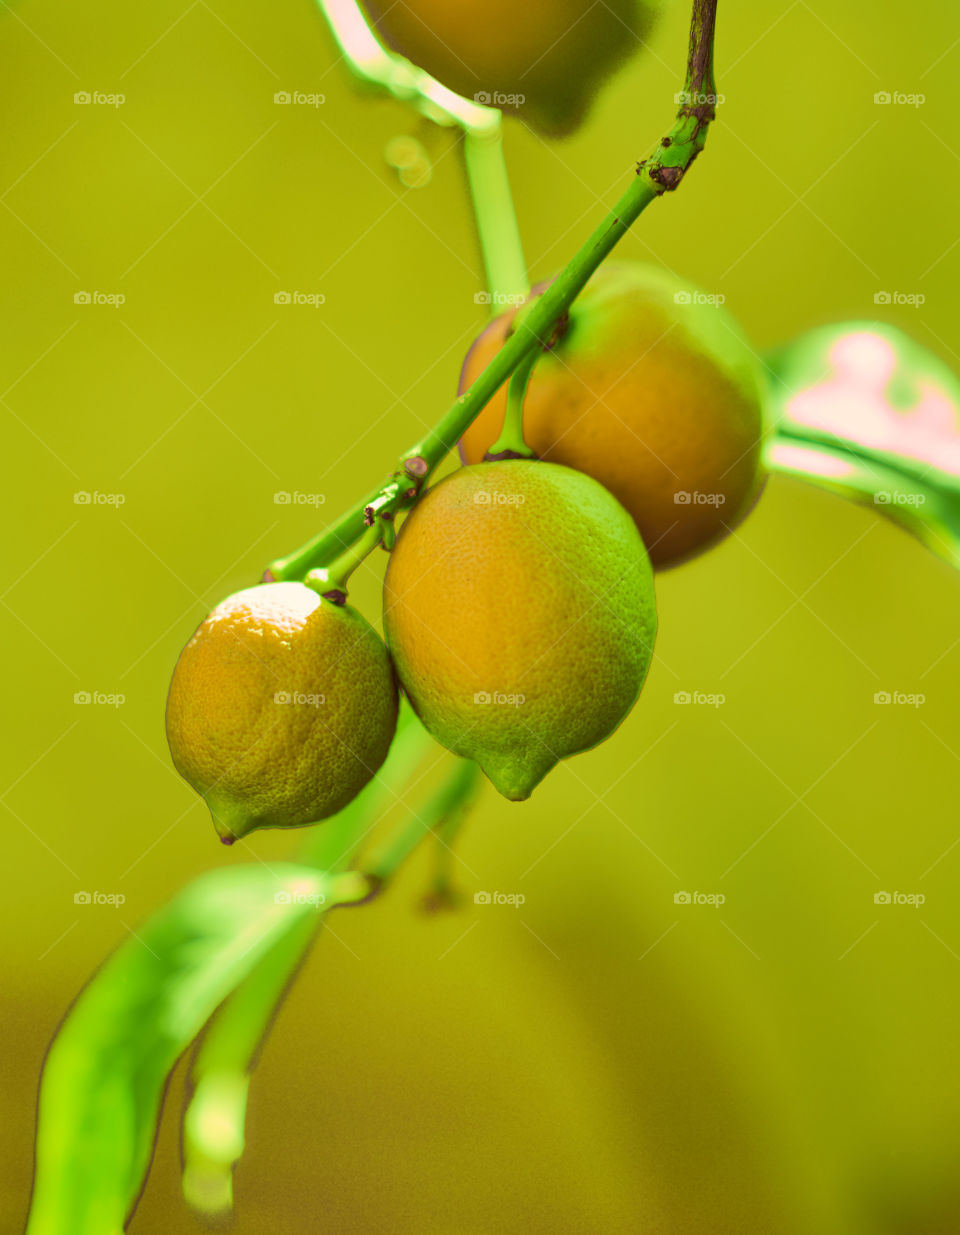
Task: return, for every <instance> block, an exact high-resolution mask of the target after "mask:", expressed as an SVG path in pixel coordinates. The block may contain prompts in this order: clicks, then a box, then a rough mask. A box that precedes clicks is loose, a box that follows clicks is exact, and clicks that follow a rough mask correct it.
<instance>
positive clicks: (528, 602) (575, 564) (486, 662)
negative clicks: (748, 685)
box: [384, 459, 657, 801]
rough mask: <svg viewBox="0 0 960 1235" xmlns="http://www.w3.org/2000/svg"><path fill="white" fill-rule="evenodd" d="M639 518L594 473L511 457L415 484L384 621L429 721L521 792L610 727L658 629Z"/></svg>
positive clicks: (515, 796) (636, 683) (454, 746)
mask: <svg viewBox="0 0 960 1235" xmlns="http://www.w3.org/2000/svg"><path fill="white" fill-rule="evenodd" d="M656 625H657V619H656V606H655V600H654V591H653V575H652V570H651V566H650V561H649V558H648V557H647V553H646V550H645V549H644V546H643V542H642V540H641V539H640V536H639V534H638V532H637V529H636V527H635V526H634V523H633V520H632V519H631V518H630V515H629V514H628V513H627V511H626V510H624V508H623V507H622V506H621V505H620V503H619V502H618V501H617V500H616V498H614V497H613V496H612V495H611V494H610V493H608V492H607V490H606V489H604V488H603V487H602V485H599V484H598V483H597V482H596V481H595V480H592V479H591V478H590V477H589V476H585V475H583V474H582V473H580V472H575V471H573V470H572V469H570V468H566V467H560V466H558V465H556V464H551V463H541V462H536V461H530V460H522V459H512V460H508V461H503V462H499V463H485V464H481V465H479V466H475V467H464V468H461V469H460V470H459V471H457V472H454V473H453V474H452V475H450V476H448V477H446V479H444V480H442V481H441V482H440V483H439V484H438V485H436V486H434V488H432V489H430V490H428V492H427V493H426V494H425V495H424V496H423V497H422V498H421V500H420V501H419V502H418V504H417V505H416V506H415V507H414V509H413V511H412V513H411V514H410V516H409V518H408V519H407V521H406V523H405V524H404V526H403V528H402V530H401V532H400V535H399V536H398V538H397V542H396V545H395V546H394V549H393V552H392V554H391V555H390V564H389V567H388V568H387V575H386V581H385V587H384V628H385V631H386V635H387V642H388V644H389V647H390V651H391V653H392V655H393V658H394V662H395V664H396V666H397V672H398V674H399V677H400V681H401V683H402V685H403V688H404V690H405V691H406V693H407V694H408V695H409V697H410V701H411V703H412V704H413V706H414V708H415V709H416V711H417V713H418V714H419V716H420V719H421V720H422V721H423V723H424V724H425V726H426V727H427V729H429V731H430V732H431V733H432V734H433V736H434V737H435V738H437V739H438V741H440V742H442V743H443V745H444V746H446V747H447V748H448V749H450V750H452V751H455V752H456V753H457V754H460V755H466V756H468V757H469V758H472V759H475V760H476V761H477V762H478V763H479V764H480V766H481V767H482V768H483V770H484V772H486V774H487V776H488V777H489V778H490V780H491V781H492V782H493V783H494V785H495V786H496V787H497V789H499V790H500V792H501V793H502V794H503V795H504V796H505V797H507V798H510V799H512V800H514V801H520V800H522V799H524V798H526V797H529V795H530V793H531V791H532V790H533V789H534V787H535V786H536V785H537V784H538V783H539V782H540V780H542V779H543V777H544V776H545V775H546V774H547V772H549V771H550V769H551V768H552V767H553V766H554V764H555V763H556V762H557V761H558V760H559V759H563V758H565V757H566V756H568V755H573V754H576V753H577V752H578V751H583V750H587V749H589V748H590V747H591V746H595V745H596V744H597V743H598V742H601V741H603V740H604V738H606V737H609V735H610V734H611V733H612V732H613V730H614V729H615V728H616V727H617V725H619V724H620V722H621V721H622V720H623V718H624V717H625V716H626V714H627V713H628V712H629V711H630V708H631V707H632V706H633V704H634V702H635V701H636V698H637V696H638V694H639V693H640V688H641V686H642V685H643V681H644V678H645V677H646V673H647V669H648V667H649V664H650V657H651V655H652V651H653V641H654V637H655V634H656Z"/></svg>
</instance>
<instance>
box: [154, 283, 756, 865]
mask: <svg viewBox="0 0 960 1235" xmlns="http://www.w3.org/2000/svg"><path fill="white" fill-rule="evenodd" d="M514 312H515V311H513V312H511V313H508V314H505V315H504V316H502V317H500V318H497V319H496V320H495V321H494V322H492V323H491V325H490V326H489V327H488V328H487V329H486V330H485V331H484V333H483V334H482V335H481V336H480V337H479V338H478V339H477V341H476V342H475V344H474V346H473V348H472V349H471V351H470V352H469V354H468V356H467V358H466V362H465V364H464V369H463V376H462V382H461V388H463V387H465V386H466V385H468V384H469V383H470V382H471V381H473V379H474V378H475V377H476V375H477V374H478V373H479V372H480V371H481V370H482V368H483V367H484V366H485V365H486V364H487V363H488V362H489V360H490V359H491V358H492V356H493V355H494V353H495V352H496V350H497V349H498V348H499V347H500V346H501V345H502V343H503V341H504V339H505V338H506V337H507V335H508V333H509V331H510V326H511V321H512V318H513V316H514ZM505 400H506V393H505V390H503V389H502V390H501V391H500V393H499V395H498V396H497V397H496V398H495V399H494V400H493V401H492V402H491V403H490V404H489V405H488V406H487V407H486V408H485V409H484V411H483V412H482V413H481V414H480V416H479V418H478V419H477V420H476V421H475V422H474V424H473V425H472V426H471V427H470V429H469V430H468V431H467V432H466V434H465V435H464V437H463V439H462V441H461V445H460V449H461V455H462V457H463V460H464V464H465V466H463V467H461V468H460V469H459V470H457V471H455V472H453V473H452V474H451V475H449V476H447V477H446V478H445V479H444V480H442V481H440V482H439V483H438V484H436V485H434V486H433V487H431V488H429V489H427V491H426V492H425V493H424V495H423V496H422V497H421V498H420V499H419V500H418V501H417V503H416V505H415V506H414V508H413V510H412V511H411V513H410V514H409V515H408V517H407V519H406V521H405V523H404V524H403V526H402V528H401V530H400V532H399V535H398V536H397V539H396V543H395V545H394V547H393V549H392V552H391V554H390V561H389V566H388V568H387V572H386V579H385V585H384V610H383V623H384V631H385V635H386V644H384V642H383V641H382V640H381V638H380V637H379V635H378V634H377V633H376V631H375V630H374V629H373V628H372V627H371V626H370V624H369V623H368V622H367V621H366V620H365V619H364V618H363V617H362V616H361V615H360V614H359V613H357V612H356V610H354V609H353V608H351V607H350V606H349V605H348V604H340V603H335V601H333V600H330V599H326V598H324V597H322V596H321V595H320V594H318V592H317V591H314V590H312V589H311V588H309V587H307V586H305V585H304V584H302V583H289V582H287V583H267V584H262V585H261V586H259V587H253V588H249V589H247V590H246V591H243V592H239V593H237V594H236V595H234V596H231V597H229V598H228V599H227V600H225V601H224V602H223V603H222V604H220V605H219V606H218V607H217V608H216V609H215V610H214V611H213V613H211V614H210V616H209V617H208V618H207V619H206V620H205V621H204V622H203V623H202V624H201V626H200V627H199V629H198V630H197V632H196V633H195V634H194V636H193V638H192V639H191V640H190V642H189V643H188V644H187V646H186V647H185V648H184V650H183V653H182V654H181V656H180V660H179V662H178V664H177V667H176V670H175V672H174V676H173V682H172V684H171V688H170V696H169V700H168V704H167V734H168V738H169V742H170V749H171V751H172V754H173V759H174V763H175V764H176V766H177V768H178V770H179V771H180V772H181V774H182V775H183V776H184V777H185V778H186V779H187V780H188V781H189V782H190V784H191V785H193V787H194V788H195V789H197V790H198V792H200V793H201V794H203V795H204V797H205V798H206V800H207V803H208V805H209V807H210V810H211V812H212V814H213V817H214V821H215V823H216V827H217V830H218V832H219V834H220V836H221V838H222V839H223V840H225V841H228V842H229V841H232V840H234V839H236V838H237V837H240V836H243V835H245V834H246V833H248V832H250V831H252V830H253V829H254V828H260V827H295V826H300V825H303V824H309V823H314V822H317V821H318V820H321V819H324V818H327V817H328V816H330V815H331V814H333V813H335V812H336V811H338V810H339V809H340V808H341V807H342V806H344V805H345V804H346V803H347V802H349V801H350V800H351V799H352V798H353V797H354V796H355V795H356V794H357V793H358V792H359V791H360V789H361V788H362V787H363V786H364V785H365V784H366V783H367V782H368V781H369V780H370V779H371V777H373V776H374V775H375V774H376V772H377V769H378V768H379V767H380V765H381V764H382V762H383V760H384V758H385V756H386V753H387V750H388V748H389V746H390V742H391V740H392V737H393V733H394V729H395V726H396V718H397V706H398V685H399V688H401V689H402V690H403V691H404V693H405V694H406V695H407V697H408V699H409V700H410V703H411V704H412V706H413V708H414V709H415V711H416V712H417V714H418V715H419V717H420V719H421V720H422V721H423V723H424V725H425V726H426V728H427V729H428V730H429V731H430V733H432V734H433V736H434V737H435V738H437V740H438V741H439V742H441V743H442V744H443V745H444V746H446V747H447V748H448V749H449V750H452V751H454V752H456V753H457V754H459V755H464V756H466V757H469V758H471V759H475V760H476V761H477V763H478V764H479V765H480V766H481V768H482V769H483V770H484V772H485V773H486V774H487V776H488V777H489V778H490V780H491V781H492V782H493V784H494V785H495V786H496V788H497V789H498V790H499V791H500V792H501V793H502V794H503V795H504V796H505V797H507V798H510V799H512V800H515V801H518V800H522V799H524V798H526V797H528V796H529V795H530V793H531V791H532V790H533V789H534V787H535V786H536V785H537V784H538V783H539V782H540V780H542V778H543V777H544V776H545V775H546V774H547V772H549V771H550V769H551V768H552V767H553V766H554V764H556V762H557V761H558V760H560V759H562V758H565V757H566V756H568V755H572V754H576V753H577V752H579V751H584V750H587V749H589V748H590V747H592V746H595V745H596V744H597V743H598V742H601V741H603V740H604V739H605V738H607V737H609V735H610V734H611V733H612V732H613V730H614V729H615V728H616V727H617V726H618V725H619V724H620V722H621V721H622V720H623V719H624V717H625V716H626V715H627V713H628V712H629V711H630V709H631V707H632V706H633V704H634V703H635V701H636V699H637V696H638V695H639V693H640V689H641V687H642V686H643V682H644V679H645V677H646V674H647V670H648V668H649V665H650V660H651V657H652V654H653V644H654V638H655V635H656V627H657V616H656V604H655V599H654V585H653V568H654V566H656V567H658V568H661V567H663V566H666V565H670V564H673V563H675V562H677V561H680V560H683V559H685V558H688V557H690V556H691V555H692V554H695V553H697V552H699V551H701V550H703V549H704V548H706V547H708V546H709V545H711V544H713V543H715V542H716V541H717V540H718V539H720V537H722V536H723V535H724V534H725V532H726V531H727V530H729V528H730V527H732V526H733V525H734V524H735V523H737V522H739V520H740V519H742V518H743V516H744V515H745V514H746V512H747V511H748V510H749V509H750V507H751V506H752V504H753V503H754V501H755V500H756V498H757V495H758V493H759V491H760V488H761V486H762V483H763V475H764V474H763V468H762V461H761V456H762V446H763V437H764V433H765V425H764V414H763V398H762V391H761V384H760V380H759V375H758V370H757V365H756V363H755V361H754V358H753V354H752V352H751V351H750V349H749V347H748V346H747V345H746V343H744V342H743V340H742V338H741V337H740V335H739V333H738V331H737V328H736V326H735V325H734V324H733V323H732V321H731V320H730V319H729V317H728V316H727V314H726V312H725V310H724V309H723V308H722V306H721V305H719V304H718V303H717V297H711V296H708V295H705V294H704V293H701V292H699V291H698V290H696V289H694V288H691V287H687V286H684V285H682V284H681V283H679V282H678V281H677V280H676V279H674V278H672V277H670V276H667V275H665V274H663V273H662V272H659V271H656V270H653V269H650V268H648V267H644V266H640V265H637V264H626V263H624V264H607V265H605V266H603V267H602V268H601V269H600V270H599V271H598V272H597V274H596V275H595V276H594V277H593V279H592V280H591V282H590V283H589V284H588V286H587V288H586V289H585V290H584V292H583V294H582V295H581V296H580V298H579V299H578V300H577V301H576V302H575V304H574V306H573V307H572V309H571V311H570V314H569V319H568V321H567V323H566V326H565V329H564V330H563V333H562V334H561V336H560V337H559V339H557V340H556V341H555V342H554V343H553V345H552V346H551V348H550V350H548V351H546V352H545V353H543V354H542V355H541V356H540V357H539V358H538V360H537V363H536V365H535V367H534V369H533V374H532V377H531V380H530V384H529V387H528V389H527V393H526V397H525V400H524V412H523V422H524V433H525V438H526V441H527V444H528V445H529V446H530V447H531V448H532V450H533V451H534V452H535V453H536V455H537V456H538V458H537V459H536V460H531V459H506V460H500V461H496V462H483V459H484V455H485V453H486V451H487V450H488V449H489V447H490V446H491V445H492V443H493V442H494V440H495V438H496V437H497V435H498V431H499V429H500V426H501V423H502V420H503V415H504V410H505Z"/></svg>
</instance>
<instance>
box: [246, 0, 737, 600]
mask: <svg viewBox="0 0 960 1235" xmlns="http://www.w3.org/2000/svg"><path fill="white" fill-rule="evenodd" d="M716 11H717V0H693V10H692V14H691V20H690V43H689V50H688V54H687V69H686V74H685V77H684V88H683V91H682V92H681V94H680V100H681V103H680V108H679V110H678V112H677V116H676V119H675V121H674V124H673V127H672V128H671V130H670V132H669V133H668V134H667V135H666V136H665V137H662V138H661V139H660V141H659V142H658V143H657V145H656V146H655V148H654V150H653V151H652V153H651V154H650V155H649V156H648V157H647V158H646V159H644V160H643V161H642V162H640V163H639V164H638V165H637V169H636V175H635V177H634V180H633V182H632V183H631V184H630V186H629V188H628V189H627V190H626V192H625V193H624V194H623V195H622V196H621V198H620V200H619V201H618V202H616V204H615V205H614V207H613V209H612V210H611V211H610V212H609V213H608V214H607V216H606V217H605V218H604V220H603V221H602V222H601V223H600V225H599V227H597V228H596V229H595V230H594V232H593V234H592V235H591V236H590V237H589V239H588V240H587V242H586V243H585V244H584V245H583V246H582V247H581V248H580V249H579V250H578V252H577V253H576V254H574V256H573V258H572V259H571V260H570V262H569V263H568V264H567V265H566V266H565V267H564V269H563V270H562V271H561V272H560V274H559V275H558V276H557V278H556V279H555V280H554V282H553V283H552V284H551V285H550V287H549V288H547V290H546V291H545V292H544V293H543V295H542V296H539V297H538V298H537V300H536V301H534V302H531V304H530V306H529V311H528V312H525V313H524V314H523V315H522V320H520V321H518V323H517V329H516V330H515V331H514V333H513V335H512V336H511V337H510V338H509V339H508V340H507V341H506V342H505V344H504V345H503V347H502V348H501V349H500V351H499V352H498V353H497V354H496V356H495V357H494V358H493V359H492V360H491V362H490V364H489V365H487V367H486V368H485V369H484V371H483V372H482V373H481V374H480V376H479V377H478V378H477V379H476V381H475V382H474V383H473V385H472V386H470V387H469V389H467V390H466V391H465V392H464V393H463V394H462V395H461V396H460V397H459V398H458V399H457V401H456V402H455V403H454V404H453V406H452V407H451V408H450V409H449V411H448V412H447V413H446V414H445V415H444V416H443V417H442V418H441V419H440V421H439V422H438V424H437V425H436V426H435V427H434V428H433V429H432V430H431V431H430V432H429V433H428V434H427V435H426V437H424V438H423V439H421V441H419V442H417V443H416V444H415V445H414V446H412V447H411V448H410V450H408V451H407V452H406V453H405V454H404V455H403V456H402V457H401V460H400V467H399V469H398V471H397V472H395V473H393V475H392V476H391V477H390V478H389V479H388V480H387V481H386V482H385V484H383V485H382V486H380V487H378V488H377V489H374V490H373V491H372V492H371V493H370V494H369V495H368V496H367V497H365V498H364V499H363V500H362V501H360V502H357V503H356V504H355V505H354V506H352V507H351V508H350V509H349V510H348V511H346V513H345V514H343V515H341V517H340V518H339V519H338V520H337V521H336V522H335V523H334V524H332V525H331V526H330V527H329V528H327V529H326V530H325V531H323V532H321V533H320V534H319V535H318V536H315V537H314V538H313V539H312V540H310V541H308V542H307V543H306V544H304V545H302V546H301V547H300V548H299V549H297V550H295V551H294V552H293V553H291V554H289V555H288V556H287V557H285V558H280V559H278V560H277V561H276V562H273V563H271V565H270V567H269V568H268V570H267V572H266V574H265V576H264V577H265V578H266V579H268V580H270V579H301V578H303V576H304V575H305V574H306V572H307V571H308V570H310V569H312V568H313V567H316V566H318V565H322V564H323V562H324V561H326V560H328V559H329V557H330V556H331V555H334V556H335V555H336V554H338V553H339V552H341V551H342V549H343V548H344V547H345V546H349V545H351V544H353V543H354V541H356V540H357V539H358V538H359V537H360V536H361V535H363V532H364V529H365V528H366V527H368V526H370V524H371V523H372V521H373V519H375V518H378V517H380V518H382V517H383V515H384V514H390V515H391V516H395V515H396V514H398V513H399V512H400V511H401V510H404V509H406V508H408V507H409V506H411V505H412V504H413V503H414V502H415V501H416V499H417V497H418V496H419V494H420V491H421V490H422V488H423V486H424V484H425V482H426V480H427V478H428V477H429V476H430V474H431V472H433V470H434V469H435V468H436V466H437V465H438V464H439V463H440V462H441V461H442V460H443V459H444V457H445V456H446V455H447V454H448V453H449V451H450V450H452V449H453V447H454V446H455V445H456V443H457V442H458V441H459V439H460V437H461V436H462V435H463V433H464V431H465V430H466V429H467V428H469V426H470V425H471V424H472V423H473V421H474V420H475V419H476V418H477V416H478V415H479V414H480V412H481V411H482V410H483V408H484V407H485V406H486V404H487V403H488V402H489V401H490V399H491V398H492V397H493V396H494V395H495V394H496V392H497V391H498V390H499V389H500V387H501V386H502V385H503V383H504V382H505V381H506V380H507V379H508V378H509V377H510V375H511V374H512V373H513V372H514V370H515V369H516V368H517V366H518V365H519V364H520V362H521V361H522V360H523V358H524V357H525V356H526V355H527V353H528V352H529V351H530V350H531V349H532V348H534V347H536V346H544V345H546V344H547V343H548V341H549V339H550V336H551V334H552V332H553V329H554V326H555V324H556V322H557V321H558V319H559V318H560V317H562V315H563V314H564V313H565V312H566V311H567V310H568V309H569V307H570V305H571V304H572V303H573V301H574V300H575V299H576V297H577V296H578V295H579V293H580V292H581V291H582V290H583V288H584V287H585V286H586V284H587V281H588V280H589V278H590V276H591V275H592V274H593V273H594V271H595V270H596V269H597V268H598V267H599V266H600V265H601V263H602V262H603V261H604V259H605V258H606V257H608V256H609V254H610V253H611V252H612V251H613V249H614V248H615V246H616V245H617V244H618V242H619V241H620V240H621V239H622V238H623V236H624V235H625V234H626V232H627V230H628V229H629V228H630V227H631V226H632V224H633V223H634V222H635V221H636V220H637V219H638V218H639V217H640V215H641V214H642V213H643V211H644V210H645V209H646V208H647V206H649V205H650V203H651V202H652V201H655V200H656V199H657V198H658V197H662V196H663V194H664V193H667V192H673V191H674V190H675V189H676V188H677V186H678V185H679V184H680V182H681V181H682V179H683V178H684V176H685V175H686V173H687V171H688V170H689V169H690V166H691V164H692V163H693V161H694V159H696V157H697V155H698V154H699V153H700V151H701V150H702V149H703V148H704V145H705V144H706V140H707V131H708V129H709V126H710V123H711V121H712V120H713V119H714V117H715V115H716V106H715V105H716V99H717V95H716V83H715V81H714V73H713V43H714V31H715V24H716Z"/></svg>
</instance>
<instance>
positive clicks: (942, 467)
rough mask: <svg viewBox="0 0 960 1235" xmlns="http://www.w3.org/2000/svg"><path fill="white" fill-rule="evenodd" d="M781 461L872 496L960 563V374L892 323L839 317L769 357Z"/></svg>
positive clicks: (771, 459) (835, 487)
mask: <svg viewBox="0 0 960 1235" xmlns="http://www.w3.org/2000/svg"><path fill="white" fill-rule="evenodd" d="M767 367H768V371H769V372H770V373H771V375H772V382H771V389H770V402H771V408H772V413H773V417H774V420H775V422H776V432H775V434H774V436H773V438H772V440H771V442H770V444H769V448H768V458H767V461H768V463H769V465H770V467H771V468H772V469H774V470H775V471H780V472H785V473H788V474H790V475H794V476H800V477H802V478H803V479H805V480H808V481H809V482H810V483H812V484H816V485H819V486H820V487H821V488H825V489H829V490H831V491H833V492H836V493H841V494H843V495H844V496H845V497H848V498H850V499H852V500H853V501H856V502H860V503H862V504H864V505H869V506H872V507H873V508H874V510H876V511H877V512H878V513H879V514H882V515H885V516H886V517H887V518H889V519H892V520H893V521H894V522H896V523H899V524H900V525H901V526H903V527H905V528H906V529H907V530H908V531H910V532H912V533H913V534H914V535H915V536H917V537H918V538H919V539H920V540H922V541H923V543H924V544H926V545H927V547H928V548H929V549H931V550H932V551H933V552H934V553H936V554H938V555H939V556H940V557H942V558H944V559H945V560H946V561H948V562H950V564H951V565H953V566H955V567H958V568H960V381H958V380H957V378H956V376H955V375H954V374H953V373H952V372H951V371H950V369H948V368H947V366H946V365H944V364H943V363H942V361H940V360H939V359H938V358H937V357H936V356H934V355H933V354H932V353H931V352H929V351H927V349H926V348H924V347H921V345H920V344H919V343H916V342H915V341H914V340H913V339H911V338H909V337H908V336H907V335H905V334H904V333H903V332H902V331H900V330H897V329H896V328H895V327H893V326H885V325H882V324H880V323H878V322H840V323H836V324H834V325H831V326H823V327H820V328H818V329H817V330H811V331H808V332H807V333H806V334H803V335H801V336H800V337H799V338H797V339H795V340H794V341H793V342H791V343H789V344H787V345H786V346H785V347H782V348H780V349H778V350H777V351H776V352H774V353H772V354H771V355H770V356H768V357H767Z"/></svg>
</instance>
